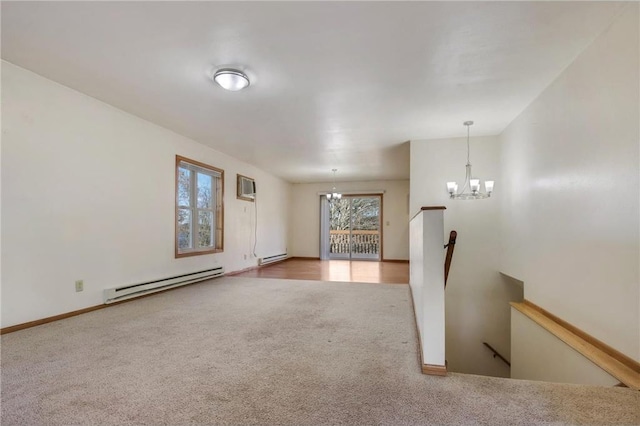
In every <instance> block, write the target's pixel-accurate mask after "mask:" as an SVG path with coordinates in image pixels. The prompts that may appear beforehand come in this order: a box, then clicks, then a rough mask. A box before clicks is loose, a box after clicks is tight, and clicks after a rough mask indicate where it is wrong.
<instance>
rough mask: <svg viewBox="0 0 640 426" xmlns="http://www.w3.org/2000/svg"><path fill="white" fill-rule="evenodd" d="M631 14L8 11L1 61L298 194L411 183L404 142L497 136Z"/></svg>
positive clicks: (114, 7)
mask: <svg viewBox="0 0 640 426" xmlns="http://www.w3.org/2000/svg"><path fill="white" fill-rule="evenodd" d="M621 7H622V6H621V3H611V2H602V3H595V2H449V3H446V2H284V3H272V2H256V3H253V2H252V3H248V2H229V3H227V2H225V3H212V2H6V1H3V2H2V58H3V59H5V60H7V61H9V62H12V63H14V64H17V65H19V66H22V67H24V68H26V69H29V70H32V71H34V72H36V73H38V74H41V75H43V76H45V77H48V78H50V79H52V80H54V81H57V82H60V83H62V84H64V85H66V86H69V87H72V88H74V89H76V90H79V91H81V92H84V93H86V94H88V95H91V96H93V97H95V98H98V99H100V100H102V101H104V102H107V103H109V104H112V105H114V106H116V107H118V108H121V109H123V110H125V111H128V112H130V113H132V114H135V115H137V116H139V117H142V118H145V119H147V120H149V121H152V122H154V123H157V124H159V125H161V126H164V127H166V128H168V129H171V130H173V131H175V132H177V133H180V134H182V135H185V136H188V137H190V138H192V139H195V140H196V141H199V142H201V143H203V144H206V145H209V146H211V147H213V148H215V149H217V150H219V151H222V152H225V153H227V154H230V155H232V156H234V157H236V158H239V159H242V160H245V161H247V162H249V163H252V164H255V165H257V166H258V167H260V168H262V169H264V170H267V171H269V172H271V173H273V174H275V175H278V176H281V177H283V178H285V179H287V180H289V181H291V182H318V181H330V180H331V179H332V173H331V169H332V168H337V169H338V173H337V180H342V181H344V180H373V179H406V178H408V177H409V149H408V144H407V143H405V142H406V141H408V140H416V139H433V138H444V137H457V136H463V135H465V128H464V126H463V125H462V122H463V121H465V120H475V122H476V125H475V126H474V127H473V128H472V136H473V135H494V134H499V133H500V132H501V131H502V130H503V129H504V128H505V127H506V126H507V125H508V124H509V123H510V122H511V121H512V120H513V119H514V118H515V117H516V116H517V115H518V114H519V113H520V112H521V111H522V110H523V109H524V108H525V107H526V106H527V105H528V104H529V103H530V102H531V101H532V100H533V99H534V98H535V97H536V96H537V95H538V94H539V93H540V92H541V91H542V90H543V89H544V88H545V87H546V86H547V85H548V84H549V83H550V82H551V81H553V79H554V78H555V77H556V76H557V75H558V74H559V73H560V72H561V71H562V70H563V69H564V68H565V67H566V66H567V65H569V64H570V63H571V61H572V60H573V59H574V58H575V57H576V56H577V55H578V54H579V53H580V52H581V51H582V50H583V49H584V48H585V47H586V46H587V45H588V44H589V43H590V42H591V41H592V40H593V39H594V38H595V37H596V36H597V35H598V34H599V33H600V32H601V31H603V30H604V29H605V28H606V27H607V25H608V24H609V23H610V22H611V21H612V20H613V18H614V17H615V15H616V14H617V13H618V12H619V11H620V10H621ZM223 65H237V66H239V67H242V68H243V69H245V72H246V73H247V74H248V75H249V76H250V78H251V86H250V87H249V88H248V89H246V90H244V91H242V92H235V93H233V92H226V91H224V90H222V89H221V88H220V87H218V86H216V85H214V84H213V83H212V82H211V80H209V78H208V73H210V72H211V70H212V69H214V68H216V67H220V66H223ZM461 161H463V159H461Z"/></svg>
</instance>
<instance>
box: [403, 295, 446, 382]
mask: <svg viewBox="0 0 640 426" xmlns="http://www.w3.org/2000/svg"><path fill="white" fill-rule="evenodd" d="M409 299H410V300H411V310H412V311H413V323H414V325H415V330H416V336H418V357H419V358H418V361H419V362H420V371H422V374H426V375H429V376H446V375H447V366H446V364H445V365H435V364H425V363H424V359H423V358H422V339H421V338H420V329H419V328H418V317H417V315H416V307H415V305H414V304H413V290H411V285H409ZM445 363H446V361H445Z"/></svg>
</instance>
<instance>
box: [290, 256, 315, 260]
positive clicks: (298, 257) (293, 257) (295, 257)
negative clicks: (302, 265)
mask: <svg viewBox="0 0 640 426" xmlns="http://www.w3.org/2000/svg"><path fill="white" fill-rule="evenodd" d="M289 259H291V260H320V257H313V256H311V257H309V256H292V257H290V258H289Z"/></svg>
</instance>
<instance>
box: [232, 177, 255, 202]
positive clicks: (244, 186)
mask: <svg viewBox="0 0 640 426" xmlns="http://www.w3.org/2000/svg"><path fill="white" fill-rule="evenodd" d="M237 198H238V199H240V200H246V201H255V199H256V181H255V180H254V179H253V178H250V177H247V176H243V175H238V196H237Z"/></svg>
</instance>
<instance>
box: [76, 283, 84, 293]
mask: <svg viewBox="0 0 640 426" xmlns="http://www.w3.org/2000/svg"><path fill="white" fill-rule="evenodd" d="M82 290H84V281H82V280H78V281H76V293H77V292H80V291H82Z"/></svg>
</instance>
